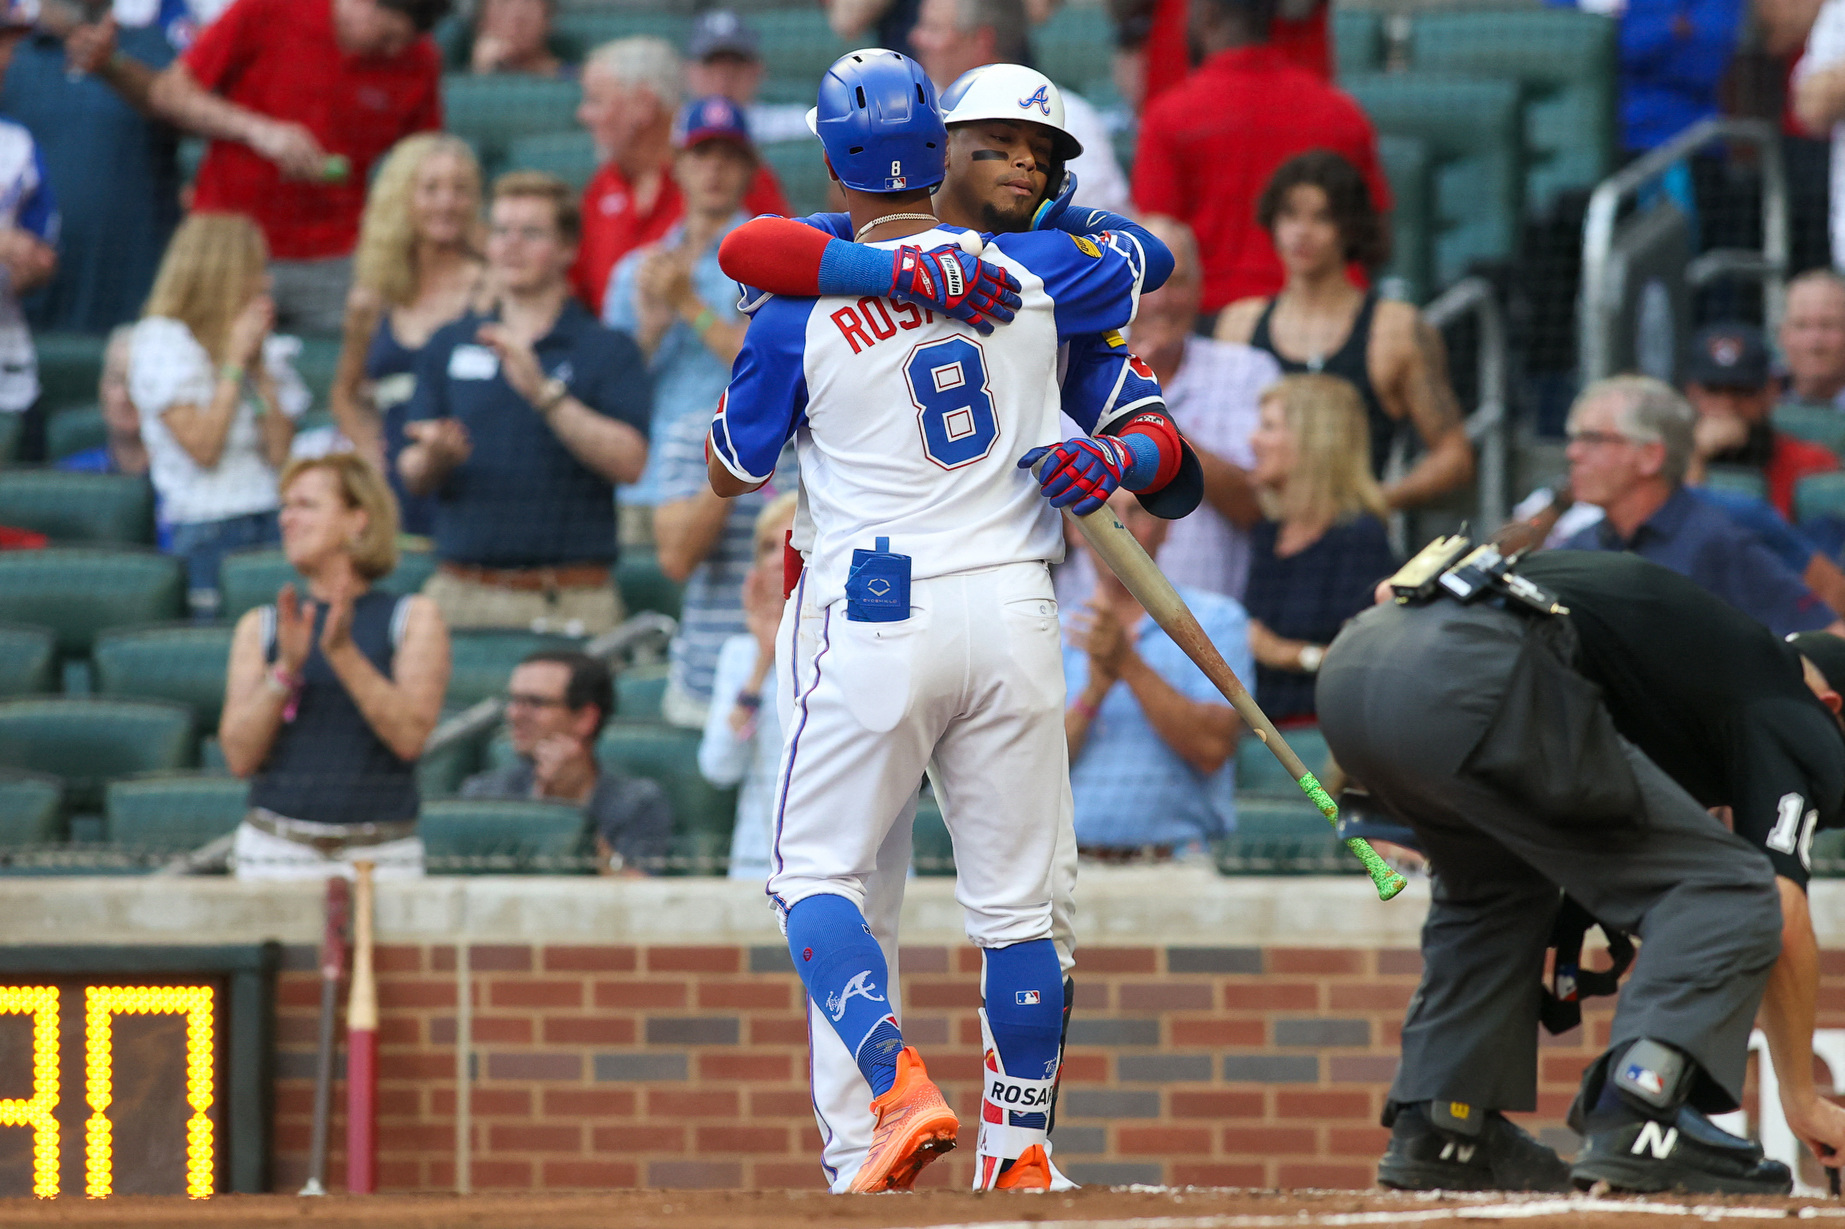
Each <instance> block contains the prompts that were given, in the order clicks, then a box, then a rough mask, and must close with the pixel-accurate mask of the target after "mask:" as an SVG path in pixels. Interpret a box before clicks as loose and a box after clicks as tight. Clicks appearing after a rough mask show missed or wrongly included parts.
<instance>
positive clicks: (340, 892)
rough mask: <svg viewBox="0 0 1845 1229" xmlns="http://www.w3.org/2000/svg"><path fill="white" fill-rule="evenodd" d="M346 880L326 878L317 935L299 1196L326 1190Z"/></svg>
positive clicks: (342, 972)
mask: <svg viewBox="0 0 1845 1229" xmlns="http://www.w3.org/2000/svg"><path fill="white" fill-rule="evenodd" d="M347 898H348V889H347V886H346V881H345V880H344V879H342V878H340V877H339V876H338V875H335V876H333V877H332V878H331V879H328V880H327V920H326V929H325V930H324V931H323V932H322V933H321V936H320V1051H319V1054H318V1056H317V1058H316V1060H315V1063H314V1138H313V1143H312V1145H311V1147H312V1151H311V1153H310V1155H309V1159H308V1179H307V1182H306V1183H305V1184H304V1185H303V1186H302V1188H301V1190H300V1191H299V1192H298V1193H299V1194H302V1195H324V1194H326V1193H327V1120H328V1118H329V1117H330V1116H331V1112H332V1102H333V1052H334V1050H335V1048H337V1046H338V1044H339V1036H338V1031H337V1028H336V1025H337V1023H338V1021H337V1016H338V1011H339V998H340V979H341V978H342V977H344V976H345V975H346V903H347Z"/></svg>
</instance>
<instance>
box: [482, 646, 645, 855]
mask: <svg viewBox="0 0 1845 1229" xmlns="http://www.w3.org/2000/svg"><path fill="white" fill-rule="evenodd" d="M614 713H615V687H614V682H613V680H611V679H610V677H609V668H608V667H607V666H606V665H604V664H603V663H602V662H601V661H598V660H597V659H596V658H594V657H590V656H588V655H587V654H584V653H570V652H559V651H554V650H547V651H543V652H538V653H533V654H532V655H531V656H530V657H527V658H526V659H525V660H524V661H523V662H520V663H519V665H518V667H517V668H516V669H514V670H513V673H512V681H511V683H510V684H509V685H508V687H507V694H506V730H507V733H508V734H510V735H511V737H512V747H513V751H514V753H515V754H517V755H518V757H519V759H518V762H517V763H514V764H511V765H508V766H507V767H505V768H498V769H494V770H492V771H489V772H483V773H479V774H477V775H475V776H472V777H469V778H468V779H467V781H466V783H465V784H463V785H462V787H461V796H462V797H463V798H533V799H539V800H543V801H550V802H567V803H569V804H571V805H572V806H578V807H581V808H583V811H584V814H585V818H586V819H587V820H588V821H589V824H590V826H591V827H592V828H593V829H594V830H595V833H596V854H597V867H598V869H599V870H601V871H602V873H603V874H605V875H614V874H619V875H626V876H630V877H632V876H638V875H645V874H649V873H652V872H656V871H658V870H659V869H660V868H661V866H662V865H663V864H664V860H665V857H666V853H667V848H668V845H669V843H670V842H671V840H672V834H673V815H672V810H671V808H670V807H669V806H668V805H667V801H666V795H665V794H664V793H663V792H662V791H661V789H660V787H659V785H658V784H656V783H655V782H653V781H650V780H648V779H647V778H645V777H626V776H623V775H621V774H620V773H617V772H611V771H609V770H607V769H606V768H605V767H604V766H603V765H602V764H600V763H598V762H597V760H596V736H597V735H598V734H600V733H601V732H602V727H603V725H605V724H606V723H607V722H608V719H609V718H610V717H612V716H613V715H614Z"/></svg>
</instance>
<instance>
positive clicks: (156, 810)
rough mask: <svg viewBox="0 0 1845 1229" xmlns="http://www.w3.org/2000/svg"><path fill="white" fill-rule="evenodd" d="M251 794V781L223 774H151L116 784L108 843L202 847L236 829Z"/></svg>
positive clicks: (107, 818)
mask: <svg viewBox="0 0 1845 1229" xmlns="http://www.w3.org/2000/svg"><path fill="white" fill-rule="evenodd" d="M249 796H250V783H249V782H248V781H241V780H239V779H238V778H236V777H230V776H225V775H223V774H220V773H209V772H163V773H148V774H145V775H142V776H135V777H128V778H126V779H124V780H120V781H111V782H109V785H108V788H107V790H106V791H105V801H104V807H103V839H105V840H107V841H108V842H110V843H111V844H114V845H132V846H137V847H139V848H142V849H162V850H173V851H174V852H179V851H181V850H186V849H197V848H198V847H199V846H201V845H205V844H209V843H210V842H212V841H215V840H217V839H218V838H219V837H221V836H224V835H226V834H228V833H230V832H233V831H235V830H236V828H237V825H238V824H239V823H240V822H242V820H243V816H244V812H245V811H247V810H248V809H249V805H250V804H249Z"/></svg>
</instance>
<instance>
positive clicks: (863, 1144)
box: [722, 64, 1199, 1190]
mask: <svg viewBox="0 0 1845 1229" xmlns="http://www.w3.org/2000/svg"><path fill="white" fill-rule="evenodd" d="M942 101H943V106H944V109H945V112H946V113H945V114H944V116H943V120H944V122H945V125H946V128H947V132H948V138H949V145H948V160H947V167H946V170H945V179H944V181H943V184H942V187H941V188H940V190H938V191H937V193H936V194H935V198H934V201H935V211H936V213H937V214H938V215H939V216H940V217H941V218H942V220H944V221H946V222H949V223H951V224H959V225H964V226H968V227H970V228H974V229H979V230H995V231H1024V230H1031V229H1034V228H1049V227H1058V226H1061V227H1063V228H1070V229H1073V230H1077V233H1084V234H1087V235H1090V236H1094V235H1098V234H1101V233H1103V232H1105V231H1106V230H1108V229H1109V228H1110V226H1115V227H1118V228H1124V229H1128V230H1132V231H1137V230H1138V228H1136V227H1134V225H1133V224H1132V223H1131V222H1127V221H1126V220H1125V219H1121V218H1118V217H1117V216H1116V215H1113V214H1107V213H1102V212H1094V213H1092V212H1090V211H1087V210H1082V211H1074V212H1073V213H1072V214H1071V215H1070V216H1064V215H1065V208H1064V207H1065V205H1066V204H1067V202H1068V201H1069V199H1070V197H1071V195H1072V194H1073V192H1074V190H1075V188H1076V183H1075V177H1074V176H1073V175H1072V176H1066V175H1065V174H1064V173H1063V171H1062V162H1063V160H1064V159H1066V158H1068V157H1074V156H1075V155H1076V154H1077V153H1079V152H1081V146H1080V144H1078V142H1077V141H1076V139H1075V137H1073V136H1072V135H1071V134H1070V133H1069V132H1068V131H1067V130H1066V129H1065V126H1064V113H1063V98H1062V95H1061V93H1060V92H1059V90H1058V88H1057V86H1056V85H1055V84H1054V83H1052V82H1051V81H1050V80H1049V79H1048V78H1046V77H1045V76H1044V75H1043V74H1042V73H1039V72H1037V71H1036V70H1034V69H1031V68H1027V67H1025V66H1023V65H1017V64H996V65H988V66H984V67H981V68H976V69H974V70H972V71H970V72H968V73H966V74H964V75H963V76H962V77H961V78H960V79H959V80H957V81H956V82H954V83H953V84H952V85H951V86H950V87H949V88H948V89H947V90H946V91H945V92H944V93H943V95H942ZM1034 143H1035V144H1037V145H1038V154H1039V155H1042V154H1044V153H1045V152H1046V151H1047V150H1048V157H1047V158H1045V157H1039V156H1033V155H1032V154H1031V151H1030V149H1029V146H1030V145H1031V144H1034ZM1047 143H1048V144H1047ZM1021 186H1023V187H1025V188H1026V189H1028V191H1026V192H1021V191H1020V188H1021ZM1059 188H1060V190H1053V189H1059ZM800 224H804V225H805V226H808V227H812V228H814V229H815V230H818V231H820V232H822V233H823V234H830V235H832V236H833V237H834V238H835V239H838V240H843V241H849V240H850V239H851V236H852V233H853V225H852V221H851V218H850V216H849V215H847V214H843V213H831V214H817V215H813V216H811V217H808V218H805V219H801V220H800ZM792 225H796V224H793V223H789V222H786V221H784V220H782V219H774V218H762V219H758V220H756V221H753V222H750V223H747V224H746V225H745V226H743V227H741V228H739V229H738V230H737V231H734V232H733V239H732V241H731V242H729V243H727V244H726V246H725V248H724V250H723V254H722V255H723V260H724V263H725V267H726V270H727V271H729V272H731V273H732V274H733V275H735V276H737V277H739V278H740V279H741V280H743V281H745V282H746V283H748V282H751V281H754V283H755V284H754V285H747V286H746V288H745V291H744V309H745V310H746V311H750V310H753V309H754V307H756V306H759V305H760V304H761V303H762V302H764V301H766V296H767V294H768V293H778V294H786V295H802V294H807V295H811V294H814V293H816V282H817V280H818V274H819V270H820V267H821V266H822V265H826V266H828V267H829V270H830V276H831V281H830V284H829V287H828V289H829V290H832V291H835V292H838V293H861V292H862V293H866V294H873V295H875V294H879V293H882V292H884V291H885V290H886V285H885V283H886V281H887V280H888V279H889V277H890V276H891V269H892V263H893V262H890V261H889V259H888V257H887V255H886V254H885V253H883V252H882V251H879V250H875V249H867V250H864V251H860V252H840V251H839V248H841V247H843V246H844V244H827V243H822V242H818V241H816V240H815V239H814V236H813V235H812V234H809V233H805V232H802V231H799V230H796V231H794V232H792V233H790V230H789V228H790V226H792ZM1079 227H1080V229H1077V228H1079ZM803 240H805V242H803ZM829 254H831V258H829ZM861 267H862V269H863V272H862V273H860V274H859V276H860V277H861V278H862V279H863V280H862V281H860V282H859V283H858V284H856V285H854V284H847V277H848V271H851V270H853V269H855V268H861ZM1163 280H1164V270H1163V269H1160V268H1157V267H1154V268H1150V269H1149V272H1148V275H1147V277H1146V279H1145V288H1146V289H1149V290H1152V289H1157V288H1158V286H1159V284H1160V283H1161V282H1162V281H1163ZM967 281H968V283H969V284H978V283H980V282H982V281H986V282H989V283H991V284H993V285H995V286H997V285H1000V284H1002V281H1003V275H995V274H989V273H985V272H984V271H983V270H982V271H974V272H970V274H969V277H968V279H967ZM896 293H897V294H900V295H901V294H905V293H913V291H910V292H906V291H904V290H898V291H896ZM912 301H917V302H923V301H924V300H922V299H920V298H916V299H913V300H912ZM930 305H932V306H935V307H936V308H937V309H938V310H941V309H942V308H943V307H944V304H942V303H941V302H935V303H933V304H930ZM1010 314H1011V312H1010V310H1006V311H1004V312H1003V314H1000V316H999V318H1002V319H1003V318H1005V317H1006V316H1010ZM976 327H979V324H978V323H976ZM1063 349H1064V354H1063V356H1062V358H1061V359H1060V363H1059V376H1060V383H1061V385H1062V394H1063V401H1064V412H1065V414H1066V416H1068V417H1070V418H1072V419H1074V420H1075V421H1077V422H1079V423H1088V424H1094V426H1093V428H1092V430H1093V431H1094V432H1095V433H1097V434H1105V433H1108V432H1111V431H1116V430H1119V429H1120V428H1121V427H1122V426H1125V425H1126V424H1127V423H1128V422H1130V421H1131V420H1132V419H1133V418H1135V417H1136V416H1138V415H1140V414H1143V413H1147V414H1155V413H1157V414H1163V413H1164V412H1165V407H1164V404H1163V400H1162V397H1161V393H1160V389H1159V385H1158V383H1157V381H1155V380H1154V379H1153V377H1152V373H1151V372H1150V371H1148V370H1147V369H1146V367H1145V365H1144V364H1141V363H1139V362H1138V361H1136V360H1134V358H1133V356H1132V355H1131V354H1130V352H1129V350H1128V348H1127V345H1126V343H1125V341H1124V339H1123V338H1122V336H1121V334H1120V333H1118V332H1110V333H1105V334H1092V335H1089V336H1087V337H1079V338H1074V339H1071V340H1069V341H1067V342H1065V344H1064V347H1063ZM1184 464H1185V467H1186V468H1185V470H1184V471H1183V472H1182V474H1181V476H1180V478H1178V479H1176V480H1175V481H1174V482H1173V483H1171V484H1169V485H1168V486H1165V487H1163V488H1161V489H1160V490H1159V491H1157V492H1142V494H1141V498H1142V500H1143V502H1144V503H1146V504H1148V505H1149V506H1150V507H1151V508H1152V509H1153V510H1154V511H1156V512H1157V513H1158V514H1160V515H1164V516H1167V517H1173V516H1179V515H1183V514H1184V513H1186V512H1189V511H1190V510H1191V508H1192V507H1193V506H1195V504H1196V502H1197V493H1198V491H1199V482H1198V480H1197V478H1196V477H1194V474H1195V466H1196V461H1195V459H1194V458H1191V457H1190V456H1189V455H1188V456H1187V458H1186V461H1185V463H1184ZM913 809H914V808H913V806H912V807H911V808H909V809H907V810H906V811H905V812H904V813H902V814H900V815H899V816H898V817H897V821H896V823H895V824H894V825H893V826H892V828H891V832H890V835H889V836H888V837H887V839H886V841H885V844H884V846H883V847H881V848H880V849H879V851H878V858H877V866H878V870H877V872H876V873H874V874H873V875H872V876H871V877H870V878H869V879H868V881H867V883H866V899H865V903H864V906H863V908H864V913H865V917H866V920H867V922H868V924H869V925H870V927H871V930H872V933H873V935H874V936H875V937H876V938H877V940H878V942H879V944H880V946H881V947H882V948H883V949H884V953H885V959H886V961H887V962H888V964H889V976H890V979H891V982H892V983H893V990H892V1010H893V1012H898V1008H897V1006H896V997H895V996H896V991H895V983H896V982H897V980H898V969H897V954H898V943H897V929H898V925H897V923H898V918H899V915H900V913H901V911H902V904H903V892H904V885H905V882H906V871H907V868H908V866H909V861H910V828H911V825H912V819H913V816H912V813H911V812H912V811H913ZM1075 880H1076V847H1075V841H1074V835H1073V834H1070V835H1069V839H1068V840H1067V841H1065V843H1064V845H1063V847H1061V848H1060V850H1059V856H1058V859H1057V865H1056V871H1055V878H1054V891H1053V895H1052V911H1051V921H1052V939H1053V941H1054V943H1055V945H1056V949H1057V956H1058V960H1059V963H1060V965H1061V967H1062V968H1063V970H1064V973H1065V978H1064V1021H1065V1027H1066V1029H1067V1026H1068V1020H1069V1014H1070V1007H1071V1003H1072V1002H1073V997H1072V996H1073V994H1074V990H1075V983H1074V978H1073V977H1072V976H1070V974H1071V972H1072V970H1073V966H1074V964H1075V958H1074V940H1075V934H1074V927H1073V925H1072V922H1073V915H1074V891H1075ZM811 1014H812V1015H813V1016H814V1019H813V1020H812V1021H811V1028H810V1034H811V1051H812V1052H811V1055H810V1059H809V1067H808V1074H809V1082H810V1085H811V1091H812V1097H813V1105H814V1116H815V1120H816V1123H817V1125H818V1126H819V1128H820V1133H821V1140H822V1145H823V1152H822V1166H823V1168H824V1169H825V1171H826V1175H827V1178H828V1181H829V1183H830V1184H831V1185H832V1187H833V1189H835V1190H844V1189H847V1188H848V1187H849V1186H850V1185H851V1183H852V1181H853V1180H854V1177H855V1176H856V1174H857V1171H858V1168H859V1166H860V1164H861V1163H862V1162H863V1160H864V1158H865V1156H866V1154H867V1152H868V1151H869V1148H870V1144H871V1139H872V1134H873V1128H874V1122H873V1119H872V1117H871V1116H870V1114H869V1113H868V1112H867V1110H866V1108H865V1105H866V1101H867V1099H868V1094H867V1093H866V1091H865V1081H864V1078H863V1077H862V1076H861V1075H860V1073H859V1070H858V1068H857V1066H856V1065H855V1064H854V1063H853V1061H852V1057H851V1055H850V1054H849V1053H848V1052H847V1051H846V1049H845V1048H844V1046H843V1045H842V1044H841V1043H840V1042H839V1041H838V1040H837V1039H836V1038H835V1037H834V1036H833V1035H832V1032H831V1029H830V1028H829V1027H828V1026H827V1023H826V1021H825V1019H824V1018H823V1017H822V1016H821V1015H820V1012H819V1009H818V1008H812V1009H811ZM898 1014H899V1015H900V1014H901V1013H900V1012H898ZM1046 1151H1047V1153H1048V1151H1049V1148H1048V1145H1047V1148H1046ZM979 1177H980V1175H979V1173H978V1171H977V1172H976V1182H977V1184H978V1179H979ZM1051 1178H1052V1184H1053V1188H1056V1187H1059V1186H1062V1185H1067V1180H1066V1179H1064V1178H1063V1177H1062V1175H1061V1174H1059V1173H1058V1172H1057V1170H1056V1167H1055V1164H1054V1163H1053V1164H1052V1166H1051Z"/></svg>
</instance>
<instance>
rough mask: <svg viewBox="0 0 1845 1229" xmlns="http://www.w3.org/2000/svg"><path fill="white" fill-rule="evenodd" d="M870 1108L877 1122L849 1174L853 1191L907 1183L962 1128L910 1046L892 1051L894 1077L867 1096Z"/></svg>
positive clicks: (867, 1191)
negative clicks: (881, 1091)
mask: <svg viewBox="0 0 1845 1229" xmlns="http://www.w3.org/2000/svg"><path fill="white" fill-rule="evenodd" d="M871 1112H872V1114H873V1115H874V1116H875V1117H876V1118H877V1120H878V1125H877V1127H876V1128H875V1129H874V1130H873V1131H872V1135H871V1151H869V1152H868V1153H866V1154H865V1163H864V1164H863V1165H861V1166H860V1167H859V1171H858V1176H857V1177H856V1178H854V1179H852V1188H851V1189H852V1191H853V1193H854V1194H871V1193H874V1192H877V1191H907V1190H909V1189H911V1188H912V1187H914V1186H915V1185H916V1175H917V1174H919V1173H921V1172H922V1168H923V1166H925V1165H927V1164H928V1163H929V1162H930V1161H933V1160H935V1159H936V1158H937V1157H939V1156H941V1155H942V1154H943V1153H945V1152H948V1151H950V1150H952V1149H953V1148H954V1146H955V1136H956V1135H958V1134H959V1133H960V1129H961V1124H960V1122H959V1120H958V1119H956V1118H955V1112H954V1111H953V1110H951V1109H949V1108H948V1103H947V1102H946V1101H944V1100H943V1099H942V1090H941V1089H939V1088H937V1087H936V1086H935V1084H934V1082H933V1081H931V1080H930V1079H929V1072H928V1071H927V1070H926V1069H925V1068H924V1067H923V1061H922V1056H921V1055H919V1054H918V1053H917V1052H916V1049H915V1047H914V1046H904V1047H903V1049H901V1050H899V1051H898V1052H897V1082H896V1083H894V1084H892V1085H891V1086H890V1088H889V1089H887V1090H886V1091H885V1092H884V1094H883V1095H882V1096H878V1097H874V1098H872V1102H871Z"/></svg>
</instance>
